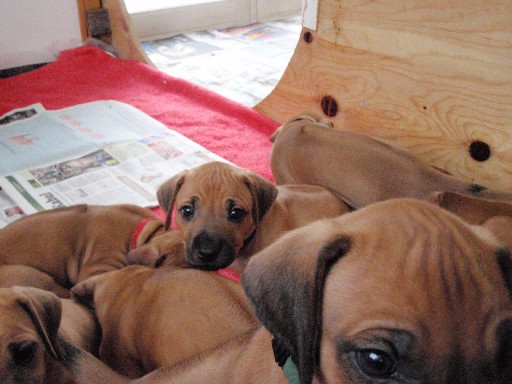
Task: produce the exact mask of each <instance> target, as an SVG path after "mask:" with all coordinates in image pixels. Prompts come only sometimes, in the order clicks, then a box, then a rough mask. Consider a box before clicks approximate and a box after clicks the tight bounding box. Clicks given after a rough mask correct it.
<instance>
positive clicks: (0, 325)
mask: <svg viewBox="0 0 512 384" xmlns="http://www.w3.org/2000/svg"><path fill="white" fill-rule="evenodd" d="M0 309H1V310H0V382H1V383H6V384H7V383H9V384H71V383H74V382H75V381H74V379H73V376H72V374H71V373H70V372H68V371H67V370H66V369H65V368H64V367H63V366H62V364H61V363H60V362H58V361H57V360H55V359H54V358H53V357H52V356H54V355H55V351H54V350H53V349H52V346H51V343H50V341H49V340H50V339H52V338H55V337H56V335H57V333H59V334H60V335H61V337H63V338H65V339H67V340H69V341H70V342H72V343H73V344H75V345H77V346H80V348H82V349H84V350H86V351H89V352H90V353H93V354H95V353H96V352H97V348H98V343H99V338H100V331H99V327H98V324H97V322H96V320H95V318H94V315H93V313H92V312H91V311H89V310H88V309H87V308H85V307H83V306H81V305H79V304H77V303H75V302H73V301H71V300H60V299H58V298H57V296H55V295H54V294H52V293H50V292H46V291H43V290H40V289H36V288H26V287H13V288H9V289H5V288H0Z"/></svg>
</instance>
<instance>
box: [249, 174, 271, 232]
mask: <svg viewBox="0 0 512 384" xmlns="http://www.w3.org/2000/svg"><path fill="white" fill-rule="evenodd" d="M245 185H247V187H248V188H249V190H250V191H251V196H252V201H253V205H254V209H253V210H252V215H253V221H254V223H255V224H256V225H258V223H259V222H260V220H261V218H262V217H263V215H264V214H265V213H267V211H268V210H269V209H270V207H271V206H272V204H273V203H274V200H275V199H276V197H277V187H276V186H275V185H274V184H273V183H271V182H270V181H269V180H267V179H265V178H264V177H262V176H260V175H258V174H257V173H254V172H249V173H247V174H246V176H245Z"/></svg>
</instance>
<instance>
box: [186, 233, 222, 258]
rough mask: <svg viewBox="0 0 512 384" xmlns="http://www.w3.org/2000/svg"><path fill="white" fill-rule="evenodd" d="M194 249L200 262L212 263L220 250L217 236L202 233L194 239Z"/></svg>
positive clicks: (220, 243)
mask: <svg viewBox="0 0 512 384" xmlns="http://www.w3.org/2000/svg"><path fill="white" fill-rule="evenodd" d="M193 246H194V248H195V250H196V252H197V254H198V255H199V257H200V259H201V260H202V261H213V260H215V259H216V258H217V256H218V255H219V253H220V251H221V250H222V241H221V239H220V238H219V237H218V236H215V235H210V234H207V233H202V234H200V235H198V236H197V237H196V238H195V239H194V245H193Z"/></svg>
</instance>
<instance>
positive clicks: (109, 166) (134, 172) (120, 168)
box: [0, 101, 226, 214]
mask: <svg viewBox="0 0 512 384" xmlns="http://www.w3.org/2000/svg"><path fill="white" fill-rule="evenodd" d="M0 158H1V161H0V187H1V188H2V190H3V191H4V192H5V193H6V194H7V195H8V196H9V197H10V198H11V199H12V200H13V201H14V203H15V206H17V207H18V209H20V210H21V211H22V212H24V213H25V214H30V213H34V212H38V211H43V210H46V209H52V208H57V207H61V206H68V205H75V204H83V203H85V204H99V205H110V204H122V203H127V204H135V205H140V206H148V207H152V206H156V205H157V204H158V202H157V199H156V190H157V188H158V187H159V185H161V184H162V183H163V182H164V181H165V180H167V179H168V178H170V177H172V176H173V175H175V174H177V173H178V172H181V171H182V170H184V169H188V168H192V167H195V166H198V165H201V164H204V163H207V162H210V161H226V160H224V159H223V158H221V157H220V156H218V155H216V154H214V153H213V152H210V151H208V150H207V149H205V148H204V147H202V146H200V145H199V144H197V143H195V142H193V141H192V140H190V139H188V138H186V137H185V136H183V135H181V134H179V133H178V132H175V131H173V130H170V129H169V128H167V127H166V126H165V125H164V124H162V123H160V122H159V121H157V120H155V119H153V118H152V117H150V116H148V115H146V114H145V113H143V112H142V111H140V110H138V109H137V108H135V107H133V106H131V105H128V104H124V103H121V102H118V101H95V102H91V103H86V104H79V105H75V106H72V107H69V108H64V109H61V110H54V111H49V110H45V109H44V107H43V106H42V105H41V104H36V105H32V106H29V107H26V108H22V109H17V110H14V111H11V112H9V113H7V114H5V115H4V116H1V117H0Z"/></svg>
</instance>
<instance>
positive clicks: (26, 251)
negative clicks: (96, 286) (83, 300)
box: [0, 205, 185, 289]
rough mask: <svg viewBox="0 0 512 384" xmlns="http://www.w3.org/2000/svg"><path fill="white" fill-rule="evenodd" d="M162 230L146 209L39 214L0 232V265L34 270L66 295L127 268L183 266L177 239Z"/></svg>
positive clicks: (114, 207) (86, 207)
mask: <svg viewBox="0 0 512 384" xmlns="http://www.w3.org/2000/svg"><path fill="white" fill-rule="evenodd" d="M163 227H164V225H163V222H162V221H161V220H160V219H159V218H158V217H157V216H156V215H155V214H154V213H153V212H152V211H151V210H150V209H147V208H141V207H137V206H134V205H111V206H100V205H77V206H72V207H65V208H57V209H53V210H49V211H43V212H40V213H36V214H33V215H29V216H26V217H23V218H21V219H19V220H17V221H15V222H13V223H11V224H9V225H8V226H6V227H5V228H3V229H0V244H1V246H0V265H2V264H7V265H23V266H27V267H31V268H34V269H36V270H38V271H40V272H43V273H44V274H46V275H49V276H50V277H51V278H52V279H53V280H54V281H55V283H56V284H58V285H60V286H61V287H63V288H66V289H67V288H70V287H72V286H73V285H75V284H76V283H77V282H79V281H82V280H84V279H86V278H88V277H90V276H93V275H96V274H99V273H102V272H107V271H111V270H115V269H119V268H122V267H124V266H126V265H128V264H129V263H130V264H138V263H143V264H148V265H155V264H159V263H162V262H163V260H164V259H166V258H167V261H166V262H168V263H170V264H175V265H184V264H185V258H184V255H183V254H182V252H183V247H182V238H181V235H180V234H178V233H176V232H168V231H164V228H163ZM26 273H30V272H29V271H28V270H27V271H26ZM35 278H36V279H37V277H35ZM1 284H2V282H1V281H0V285H1Z"/></svg>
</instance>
